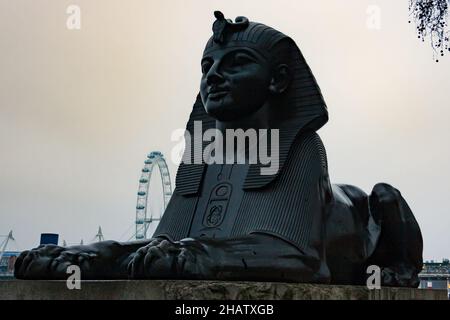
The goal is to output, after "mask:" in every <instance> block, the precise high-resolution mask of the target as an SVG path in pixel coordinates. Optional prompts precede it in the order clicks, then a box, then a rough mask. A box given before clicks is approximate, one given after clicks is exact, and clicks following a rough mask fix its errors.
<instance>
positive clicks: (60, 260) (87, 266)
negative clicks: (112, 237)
mask: <svg viewBox="0 0 450 320" xmlns="http://www.w3.org/2000/svg"><path fill="white" fill-rule="evenodd" d="M146 244H148V241H145V242H143V241H140V242H129V243H119V242H116V241H103V242H97V243H94V244H91V245H80V246H71V247H60V246H56V245H42V246H39V247H37V248H35V249H32V250H28V251H24V252H22V253H21V255H20V256H19V257H18V259H17V261H16V263H15V267H14V275H15V277H16V278H17V279H25V280H44V279H45V280H65V279H67V277H68V274H67V273H66V271H67V268H68V267H69V266H71V265H77V266H79V267H80V271H81V278H82V279H83V280H88V279H89V280H90V279H93V280H100V279H127V278H128V274H127V265H128V263H129V261H130V260H131V259H132V257H133V254H134V252H135V251H136V250H137V249H138V248H140V247H142V246H145V245H146Z"/></svg>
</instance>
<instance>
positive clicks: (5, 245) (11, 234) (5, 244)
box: [0, 230, 15, 261]
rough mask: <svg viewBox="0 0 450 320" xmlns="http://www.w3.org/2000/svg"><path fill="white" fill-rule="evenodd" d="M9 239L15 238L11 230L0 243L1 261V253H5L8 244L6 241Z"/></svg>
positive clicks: (0, 259)
mask: <svg viewBox="0 0 450 320" xmlns="http://www.w3.org/2000/svg"><path fill="white" fill-rule="evenodd" d="M9 240H13V241H14V240H15V239H14V237H13V233H12V230H11V231H10V232H9V233H8V235H7V236H6V239H5V240H3V242H2V244H1V245H0V248H1V249H0V261H2V258H3V255H4V254H5V251H6V247H7V246H8V242H9Z"/></svg>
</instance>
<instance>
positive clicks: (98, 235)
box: [95, 226, 105, 242]
mask: <svg viewBox="0 0 450 320" xmlns="http://www.w3.org/2000/svg"><path fill="white" fill-rule="evenodd" d="M97 240H98V241H97ZM95 241H96V242H101V241H105V237H104V236H103V232H102V227H101V226H98V231H97V234H96V235H95Z"/></svg>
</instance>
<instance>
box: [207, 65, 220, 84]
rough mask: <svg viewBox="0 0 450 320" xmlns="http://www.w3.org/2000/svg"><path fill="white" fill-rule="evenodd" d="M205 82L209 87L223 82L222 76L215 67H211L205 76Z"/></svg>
mask: <svg viewBox="0 0 450 320" xmlns="http://www.w3.org/2000/svg"><path fill="white" fill-rule="evenodd" d="M206 82H207V84H208V85H209V86H211V85H217V84H220V83H222V82H224V79H223V76H222V75H221V74H220V73H219V72H218V70H217V67H215V66H213V67H212V68H211V69H210V70H209V72H208V74H207V76H206Z"/></svg>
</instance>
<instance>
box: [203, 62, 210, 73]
mask: <svg viewBox="0 0 450 320" xmlns="http://www.w3.org/2000/svg"><path fill="white" fill-rule="evenodd" d="M211 66H212V62H211V61H209V60H205V61H203V62H202V73H203V74H206V73H208V71H209V69H211Z"/></svg>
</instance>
